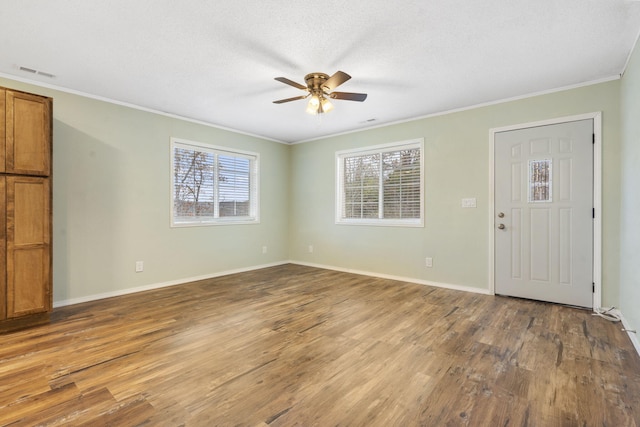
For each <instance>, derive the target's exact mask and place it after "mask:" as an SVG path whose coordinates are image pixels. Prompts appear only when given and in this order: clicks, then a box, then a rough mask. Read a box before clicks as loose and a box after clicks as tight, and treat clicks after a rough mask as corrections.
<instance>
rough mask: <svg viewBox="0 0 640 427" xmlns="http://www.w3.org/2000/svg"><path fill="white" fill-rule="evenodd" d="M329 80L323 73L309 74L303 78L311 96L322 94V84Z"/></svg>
mask: <svg viewBox="0 0 640 427" xmlns="http://www.w3.org/2000/svg"><path fill="white" fill-rule="evenodd" d="M328 79H329V76H328V75H327V74H324V73H309V74H307V75H306V76H304V81H305V83H306V84H307V87H308V88H309V91H310V92H311V93H312V94H315V95H319V94H321V93H322V92H323V89H322V84H323V83H324V82H326V81H327V80H328Z"/></svg>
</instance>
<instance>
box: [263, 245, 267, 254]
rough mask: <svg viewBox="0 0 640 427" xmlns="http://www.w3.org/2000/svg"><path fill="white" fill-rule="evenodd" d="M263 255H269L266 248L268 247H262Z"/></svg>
mask: <svg viewBox="0 0 640 427" xmlns="http://www.w3.org/2000/svg"><path fill="white" fill-rule="evenodd" d="M262 253H263V254H266V253H267V247H266V246H263V247H262Z"/></svg>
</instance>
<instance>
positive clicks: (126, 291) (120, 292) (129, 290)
mask: <svg viewBox="0 0 640 427" xmlns="http://www.w3.org/2000/svg"><path fill="white" fill-rule="evenodd" d="M289 263H290V262H289V261H280V262H274V263H271V264H262V265H254V266H251V267H245V268H238V269H235V270H227V271H220V272H217V273H211V274H205V275H202V276H195V277H185V278H183V279H177V280H171V281H168V282H161V283H152V284H149V285H144V286H137V287H135V288H127V289H121V290H117V291H112V292H104V293H100V294H94V295H87V296H84V297H78V298H71V299H67V300H62V301H54V303H53V307H54V308H57V307H64V306H67V305H73V304H80V303H83V302H89V301H96V300H100V299H105V298H112V297H117V296H120V295H128V294H133V293H136V292H143V291H150V290H153V289H160V288H166V287H168V286H175V285H182V284H184V283H189V282H196V281H198V280H206V279H213V278H215V277H220V276H227V275H229V274H236V273H245V272H247V271H253V270H259V269H261V268H267V267H275V266H278V265H283V264H289Z"/></svg>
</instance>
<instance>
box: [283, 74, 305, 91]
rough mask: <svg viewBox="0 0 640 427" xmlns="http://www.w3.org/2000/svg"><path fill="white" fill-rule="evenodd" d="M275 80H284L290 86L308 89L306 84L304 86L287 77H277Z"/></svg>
mask: <svg viewBox="0 0 640 427" xmlns="http://www.w3.org/2000/svg"><path fill="white" fill-rule="evenodd" d="M275 80H277V81H279V82H282V83H284V84H287V85H289V86H293V87H295V88H298V89H302V90H307V87H306V86H303V85H301V84H300V83H296V82H294V81H293V80H289V79H288V78H286V77H276V78H275Z"/></svg>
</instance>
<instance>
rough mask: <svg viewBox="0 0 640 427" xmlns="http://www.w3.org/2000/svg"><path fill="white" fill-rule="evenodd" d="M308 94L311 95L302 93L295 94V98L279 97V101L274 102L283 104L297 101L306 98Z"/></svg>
mask: <svg viewBox="0 0 640 427" xmlns="http://www.w3.org/2000/svg"><path fill="white" fill-rule="evenodd" d="M307 96H309V94H306V95H301V96H294V97H293V98H286V99H279V100H277V101H273V103H274V104H283V103H285V102H291V101H297V100H298V99H305V98H306V97H307Z"/></svg>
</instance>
